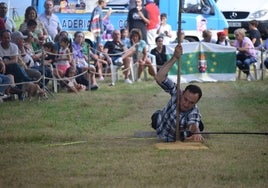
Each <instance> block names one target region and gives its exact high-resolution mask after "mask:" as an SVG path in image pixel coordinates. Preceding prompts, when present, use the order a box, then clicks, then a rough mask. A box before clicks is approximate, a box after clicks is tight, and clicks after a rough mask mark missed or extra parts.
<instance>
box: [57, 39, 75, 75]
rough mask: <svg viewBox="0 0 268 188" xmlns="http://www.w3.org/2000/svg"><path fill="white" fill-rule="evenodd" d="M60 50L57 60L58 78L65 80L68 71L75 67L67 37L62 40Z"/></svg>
mask: <svg viewBox="0 0 268 188" xmlns="http://www.w3.org/2000/svg"><path fill="white" fill-rule="evenodd" d="M59 42H60V49H59V51H58V56H57V57H56V58H55V67H56V73H57V74H56V77H58V78H63V77H64V76H65V74H66V71H67V69H68V68H69V67H70V66H74V65H73V61H72V55H71V50H70V48H72V47H71V46H70V45H71V44H70V41H69V39H68V38H67V37H61V38H60V41H59Z"/></svg>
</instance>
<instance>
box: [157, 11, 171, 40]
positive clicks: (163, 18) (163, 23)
mask: <svg viewBox="0 0 268 188" xmlns="http://www.w3.org/2000/svg"><path fill="white" fill-rule="evenodd" d="M171 32H172V29H171V25H169V24H168V23H167V14H166V13H162V14H161V15H160V26H159V27H158V29H157V34H158V35H161V36H163V39H164V42H163V44H164V45H168V44H169V43H170V38H171V37H172V35H171Z"/></svg>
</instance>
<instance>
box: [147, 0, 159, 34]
mask: <svg viewBox="0 0 268 188" xmlns="http://www.w3.org/2000/svg"><path fill="white" fill-rule="evenodd" d="M145 9H146V10H147V12H148V14H149V19H150V23H149V24H148V25H147V30H149V29H156V28H157V27H158V25H159V19H160V11H159V8H158V6H156V4H154V3H148V4H147V5H146V6H145Z"/></svg>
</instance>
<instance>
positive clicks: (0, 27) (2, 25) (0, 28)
mask: <svg viewBox="0 0 268 188" xmlns="http://www.w3.org/2000/svg"><path fill="white" fill-rule="evenodd" d="M5 29H6V26H5V22H4V20H3V19H2V18H0V31H3V30H5Z"/></svg>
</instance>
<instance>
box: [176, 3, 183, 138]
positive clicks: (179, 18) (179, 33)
mask: <svg viewBox="0 0 268 188" xmlns="http://www.w3.org/2000/svg"><path fill="white" fill-rule="evenodd" d="M181 8H182V0H180V1H179V13H178V31H177V39H178V45H181ZM180 83H181V58H179V59H178V74H177V108H176V110H177V111H176V114H177V118H176V141H178V140H180V94H181V92H180V91H181V88H180Z"/></svg>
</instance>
